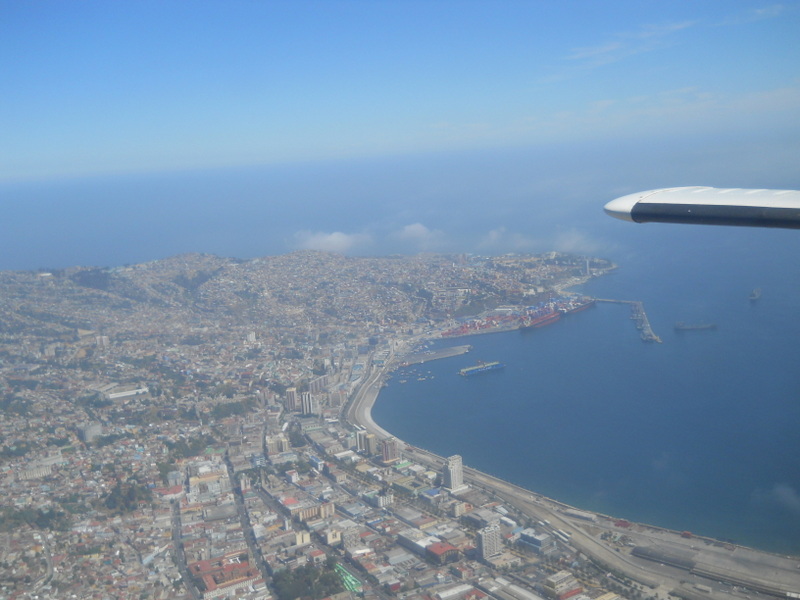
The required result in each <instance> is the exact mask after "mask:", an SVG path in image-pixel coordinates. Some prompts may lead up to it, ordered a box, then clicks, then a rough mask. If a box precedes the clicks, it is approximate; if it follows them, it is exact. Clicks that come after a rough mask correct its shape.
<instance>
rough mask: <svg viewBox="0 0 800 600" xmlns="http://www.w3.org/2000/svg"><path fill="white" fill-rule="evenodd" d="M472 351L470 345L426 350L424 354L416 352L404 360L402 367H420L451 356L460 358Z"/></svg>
mask: <svg viewBox="0 0 800 600" xmlns="http://www.w3.org/2000/svg"><path fill="white" fill-rule="evenodd" d="M471 349H472V346H470V345H463V346H451V347H449V348H440V349H439V350H424V351H422V352H414V353H413V354H409V355H407V356H404V357H403V358H402V361H401V364H400V366H402V367H407V366H409V365H420V364H422V363H426V362H428V361H431V360H438V359H440V358H450V357H451V356H458V355H460V354H466V353H467V352H469V351H470V350H471Z"/></svg>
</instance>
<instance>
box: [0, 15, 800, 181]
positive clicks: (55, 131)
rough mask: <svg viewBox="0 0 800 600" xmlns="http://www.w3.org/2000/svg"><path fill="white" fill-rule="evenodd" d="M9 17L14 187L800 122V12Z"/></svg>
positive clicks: (8, 160)
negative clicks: (60, 179)
mask: <svg viewBox="0 0 800 600" xmlns="http://www.w3.org/2000/svg"><path fill="white" fill-rule="evenodd" d="M0 11H1V12H0V72H1V73H2V79H3V82H4V85H3V88H4V93H3V94H2V96H0V119H2V121H1V122H0V128H1V129H2V131H3V132H4V133H3V136H2V141H0V177H2V179H3V180H17V179H21V178H40V177H53V176H61V175H85V174H94V173H116V172H146V171H149V170H169V169H173V168H175V169H182V168H195V167H204V168H207V167H217V166H231V165H254V164H271V163H280V162H286V161H292V162H294V161H304V160H309V159H313V160H316V159H328V158H344V157H358V156H374V155H392V154H407V153H415V152H423V151H431V150H436V151H442V150H444V151H446V150H451V149H465V148H481V147H498V146H499V147H502V146H508V145H525V144H541V143H549V142H553V141H574V142H580V141H583V140H589V139H612V140H613V139H616V138H635V137H638V136H644V135H662V134H665V133H676V132H681V131H686V132H689V133H692V134H696V133H698V132H701V133H708V134H713V133H714V132H716V131H720V130H722V131H726V130H727V131H730V130H737V131H739V130H752V129H757V128H764V129H768V130H780V129H782V128H785V127H786V126H787V124H789V123H792V127H797V123H800V43H798V41H797V32H798V31H800V4H798V3H797V2H785V3H782V4H776V3H769V2H750V1H745V2H742V1H739V2H735V1H730V0H726V1H718V2H714V1H710V2H694V1H692V2H649V1H641V0H637V1H631V2H614V3H606V2H588V1H586V2H534V1H525V2H507V1H502V0H500V1H492V2H489V1H483V2H478V1H470V0H464V1H459V2H449V1H436V0H426V1H419V2H414V1H395V2H388V1H384V2H382V1H376V2H368V1H366V0H364V1H348V2H344V1H336V0H325V1H320V2H303V1H299V2H298V1H291V2H289V1H287V2H269V1H266V2H249V1H248V2H244V1H243V2H191V3H189V2H168V3H165V2H147V1H145V2H69V1H59V2H36V3H31V2H15V1H13V0H11V1H7V2H4V3H3V6H2V8H0Z"/></svg>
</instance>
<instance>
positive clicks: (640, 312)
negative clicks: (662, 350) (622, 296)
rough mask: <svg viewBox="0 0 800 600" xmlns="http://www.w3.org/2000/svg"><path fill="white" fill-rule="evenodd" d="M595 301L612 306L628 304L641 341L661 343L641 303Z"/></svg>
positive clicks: (609, 300)
mask: <svg viewBox="0 0 800 600" xmlns="http://www.w3.org/2000/svg"><path fill="white" fill-rule="evenodd" d="M595 300H596V301H597V302H610V303H612V304H628V305H629V306H630V307H631V319H633V321H634V322H635V323H636V329H638V330H639V335H640V337H641V338H642V341H643V342H656V343H658V344H660V343H661V338H660V337H658V336H657V335H656V334H655V332H654V331H653V328H652V327H651V326H650V320H649V319H648V318H647V313H646V312H645V310H644V303H643V302H640V301H638V300H611V299H608V298H596V299H595Z"/></svg>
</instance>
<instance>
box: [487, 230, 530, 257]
mask: <svg viewBox="0 0 800 600" xmlns="http://www.w3.org/2000/svg"><path fill="white" fill-rule="evenodd" d="M538 245H540V244H538V242H537V240H535V239H533V238H530V237H527V236H524V235H522V234H521V233H515V232H512V231H508V229H506V228H505V227H497V228H495V229H492V230H491V231H489V232H488V233H487V234H486V235H484V236H483V238H482V239H481V240H480V242H478V247H479V248H481V249H484V250H493V251H495V252H525V251H532V250H534V249H536V247H537V246H538Z"/></svg>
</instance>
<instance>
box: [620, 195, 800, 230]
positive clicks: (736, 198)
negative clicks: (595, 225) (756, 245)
mask: <svg viewBox="0 0 800 600" xmlns="http://www.w3.org/2000/svg"><path fill="white" fill-rule="evenodd" d="M604 210H605V211H606V213H608V214H609V215H611V216H612V217H616V218H617V219H622V220H624V221H633V222H634V223H696V224H701V225H745V226H750V227H782V228H786V229H800V191H796V190H746V189H741V188H734V189H720V188H713V187H677V188H663V189H659V190H649V191H646V192H637V193H635V194H629V195H627V196H622V197H620V198H617V199H615V200H612V201H611V202H609V203H608V204H606V205H605V207H604Z"/></svg>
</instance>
